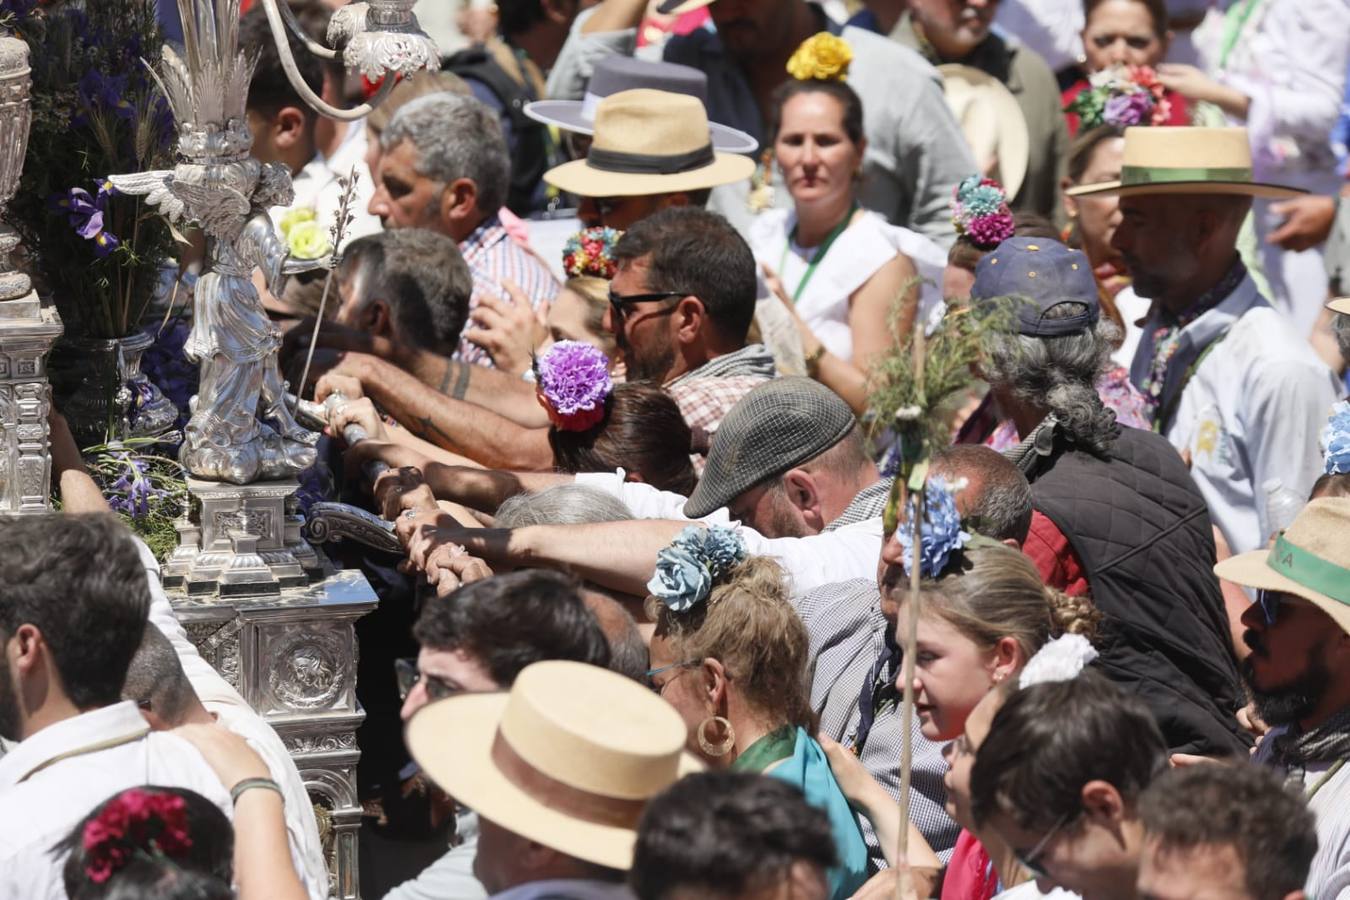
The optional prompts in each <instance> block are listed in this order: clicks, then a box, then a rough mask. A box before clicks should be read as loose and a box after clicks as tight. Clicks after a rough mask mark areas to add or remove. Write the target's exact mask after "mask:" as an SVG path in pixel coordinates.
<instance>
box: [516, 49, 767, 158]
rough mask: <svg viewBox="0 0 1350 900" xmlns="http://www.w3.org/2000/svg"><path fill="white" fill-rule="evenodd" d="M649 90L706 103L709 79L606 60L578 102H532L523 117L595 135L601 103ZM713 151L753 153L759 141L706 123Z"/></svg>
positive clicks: (678, 69) (679, 69)
mask: <svg viewBox="0 0 1350 900" xmlns="http://www.w3.org/2000/svg"><path fill="white" fill-rule="evenodd" d="M640 88H648V89H650V90H654V91H669V92H670V93H672V94H688V95H689V96H691V97H697V98H698V99H699V101H700V102H701V103H703V104H704V106H705V107H706V106H707V103H708V76H707V75H706V74H704V73H703V71H702V70H700V69H695V68H694V67H693V66H682V65H680V64H679V63H669V62H664V61H661V62H658V61H654V60H648V59H637V58H635V57H631V56H607V57H605V58H604V59H602V60H600V61H599V62H597V63H596V64H595V71H594V72H592V73H591V78H590V81H588V82H587V83H586V95H585V96H584V97H583V98H582V99H580V100H535V101H533V102H531V103H526V104H525V115H527V116H529V117H530V118H531V119H534V120H535V121H536V122H542V123H544V124H545V125H556V126H558V127H559V128H563V129H566V130H567V131H575V132H577V133H579V134H592V133H594V131H595V110H596V108H597V107H598V106H599V105H600V101H601V100H604V99H605V98H606V97H611V96H613V95H614V94H618V93H621V92H623V91H632V90H638V89H640ZM708 130H709V132H711V134H712V145H713V149H714V150H725V151H727V152H728V153H754V152H755V150H757V149H759V141H757V140H755V138H754V137H753V136H751V135H749V134H746V133H745V132H744V131H741V130H740V129H737V128H731V127H729V126H727V125H719V124H717V123H716V122H709V123H708Z"/></svg>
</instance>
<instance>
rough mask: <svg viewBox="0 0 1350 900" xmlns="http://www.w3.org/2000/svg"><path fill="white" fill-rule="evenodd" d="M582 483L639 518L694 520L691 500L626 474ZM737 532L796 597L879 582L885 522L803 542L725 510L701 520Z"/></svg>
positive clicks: (592, 476) (598, 475)
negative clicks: (688, 507)
mask: <svg viewBox="0 0 1350 900" xmlns="http://www.w3.org/2000/svg"><path fill="white" fill-rule="evenodd" d="M576 480H577V484H584V485H587V486H588V487H593V488H598V489H600V490H602V491H604V492H605V493H607V494H610V495H611V496H614V497H617V498H618V499H619V500H622V501H623V502H624V503H625V504H627V506H628V508H629V509H630V510H632V512H633V516H634V517H635V518H638V519H675V520H683V521H691V520H690V519H689V517H688V516H686V515H685V514H684V504H685V503H687V502H688V500H687V499H686V498H685V497H684V496H682V495H680V494H675V493H672V492H670V491H658V490H657V489H656V488H654V487H652V486H651V485H649V484H643V483H640V482H630V481H624V472H623V470H622V469H618V470H616V471H614V472H583V473H578V474H577V476H576ZM699 521H702V522H706V523H708V524H712V525H728V526H730V527H733V528H735V529H736V531H737V533H739V534H740V536H741V540H743V541H744V542H745V549H746V552H747V553H749V554H750V555H752V556H772V557H773V558H774V559H776V560H778V562H779V563H780V564H781V565H782V566H783V568H784V569H786V570H787V573H788V575H789V576H790V577H791V578H792V595H793V597H794V598H798V597H802V596H805V595H806V594H807V593H808V592H809V591H812V590H814V589H815V588H818V587H820V586H821V585H824V584H833V583H835V582H837V581H849V580H852V579H854V578H867V579H873V578H876V575H877V560H878V559H880V558H881V530H882V528H881V517H880V516H877V517H875V518H871V519H865V520H863V521H861V522H858V523H856V524H853V525H845V526H843V527H842V528H837V529H835V530H834V531H828V532H823V533H821V534H814V535H811V536H809V537H800V538H767V537H765V536H764V535H762V534H760V533H759V532H758V531H755V530H754V529H752V528H747V527H746V526H744V525H741V524H740V523H739V522H736V521H733V520H732V518H731V514H730V513H729V512H728V511H727V509H726V508H725V507H723V508H721V509H718V510H716V511H715V512H713V513H711V514H710V515H708V516H705V517H704V518H703V519H701V520H699Z"/></svg>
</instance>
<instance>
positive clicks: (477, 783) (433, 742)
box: [405, 693, 703, 870]
mask: <svg viewBox="0 0 1350 900" xmlns="http://www.w3.org/2000/svg"><path fill="white" fill-rule="evenodd" d="M508 697H509V695H507V694H505V693H487V694H462V695H459V696H456V697H451V698H447V699H446V700H440V701H437V702H435V703H431V704H428V705H427V706H424V707H423V708H422V709H420V710H418V712H417V714H416V715H414V716H413V718H412V721H410V722H409V723H408V727H407V732H406V735H405V737H406V741H407V745H408V750H409V752H410V753H412V756H413V759H415V760H417V763H418V765H420V766H421V767H422V769H423V770H424V771H425V772H426V773H427V775H428V776H430V778H431V780H432V781H434V782H435V783H436V784H437V785H438V786H439V787H440V788H442V789H443V790H444V791H445V792H446V793H447V794H449V795H450V796H452V797H454V798H455V800H456V802H458V803H462V804H464V805H465V806H467V807H469V808H470V809H472V810H474V811H475V812H477V813H478V814H479V815H480V816H482V817H483V818H485V819H488V820H490V821H491V822H493V823H494V824H496V825H500V826H501V827H502V828H505V829H506V830H507V831H511V832H514V833H515V834H518V835H520V836H521V837H524V838H528V839H529V840H532V841H536V842H538V843H540V844H543V845H544V846H546V847H551V848H553V849H554V850H557V851H558V852H560V853H565V854H567V855H568V856H572V857H575V858H577V859H582V860H585V861H587V862H592V863H595V864H596V865H601V866H606V867H608V868H611V869H620V870H627V869H628V868H629V867H630V866H631V865H632V863H633V844H634V843H635V841H636V840H637V834H636V832H635V831H633V830H632V829H628V828H619V827H614V826H609V825H597V824H594V823H592V822H585V821H582V820H579V819H576V818H573V817H571V816H568V815H566V814H564V813H561V812H558V811H556V810H553V809H550V808H549V807H548V806H545V805H544V804H543V803H541V802H540V801H538V800H536V799H535V798H534V797H533V796H531V795H530V794H528V793H526V792H525V791H523V790H521V789H520V788H518V787H517V786H516V785H515V784H514V783H512V782H511V781H510V780H509V779H507V778H506V777H505V776H504V775H502V773H501V771H500V770H499V769H498V768H497V766H496V765H495V764H494V763H493V761H492V744H493V741H494V740H495V738H496V735H497V726H498V725H499V724H500V722H501V719H502V714H503V712H504V711H505V710H506V705H507V702H508ZM702 769H703V765H702V763H700V762H699V761H698V760H697V759H696V758H694V757H693V756H692V755H690V754H689V753H683V754H682V755H681V757H680V766H679V774H680V777H683V776H685V775H688V774H691V773H693V772H698V771H702Z"/></svg>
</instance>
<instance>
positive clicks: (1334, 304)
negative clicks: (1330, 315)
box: [1327, 297, 1350, 316]
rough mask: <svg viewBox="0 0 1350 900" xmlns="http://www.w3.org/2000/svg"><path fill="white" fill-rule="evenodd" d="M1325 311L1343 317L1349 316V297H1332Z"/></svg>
mask: <svg viewBox="0 0 1350 900" xmlns="http://www.w3.org/2000/svg"><path fill="white" fill-rule="evenodd" d="M1327 309H1329V310H1331V311H1332V312H1338V313H1340V314H1341V315H1343V316H1350V297H1332V298H1331V300H1330V301H1328V302H1327Z"/></svg>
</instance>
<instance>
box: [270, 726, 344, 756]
mask: <svg viewBox="0 0 1350 900" xmlns="http://www.w3.org/2000/svg"><path fill="white" fill-rule="evenodd" d="M281 740H282V743H284V744H285V745H286V752H287V753H289V754H291V756H299V755H301V754H306V753H337V752H340V751H344V750H355V749H356V732H355V731H344V732H337V733H334V734H288V735H283V736H282V738H281Z"/></svg>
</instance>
